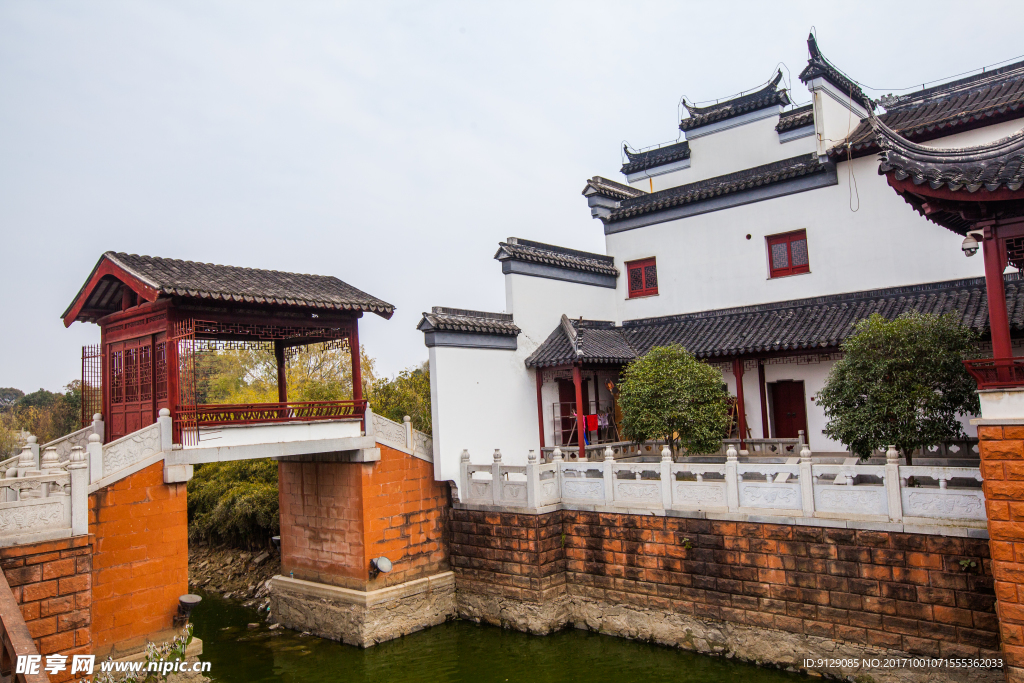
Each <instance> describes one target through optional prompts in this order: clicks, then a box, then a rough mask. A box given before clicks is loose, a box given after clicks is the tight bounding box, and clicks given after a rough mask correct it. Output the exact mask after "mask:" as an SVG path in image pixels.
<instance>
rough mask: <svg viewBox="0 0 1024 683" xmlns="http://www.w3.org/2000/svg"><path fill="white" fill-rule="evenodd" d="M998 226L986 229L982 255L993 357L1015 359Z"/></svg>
mask: <svg viewBox="0 0 1024 683" xmlns="http://www.w3.org/2000/svg"><path fill="white" fill-rule="evenodd" d="M999 246H1000V245H999V235H998V229H997V228H996V226H994V225H992V226H989V227H986V228H985V239H984V240H983V241H982V253H983V254H984V255H985V292H986V294H987V298H988V320H989V327H990V328H991V330H992V357H993V358H1013V350H1012V348H1011V346H1010V320H1009V318H1008V317H1007V315H1006V289H1005V287H1004V286H1003V269H1004V268H1005V267H1006V266H1005V265H1004V264H1003V256H1002V254H1001V253H1000V252H1001V249H1000V248H999Z"/></svg>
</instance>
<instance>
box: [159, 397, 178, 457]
mask: <svg viewBox="0 0 1024 683" xmlns="http://www.w3.org/2000/svg"><path fill="white" fill-rule="evenodd" d="M156 423H157V424H158V425H160V450H161V451H163V452H164V453H168V454H169V453H170V452H171V450H172V449H173V448H174V445H173V442H174V438H173V437H174V432H173V427H174V421H173V420H172V419H171V411H170V410H168V409H167V408H161V409H160V415H159V417H157V418H156Z"/></svg>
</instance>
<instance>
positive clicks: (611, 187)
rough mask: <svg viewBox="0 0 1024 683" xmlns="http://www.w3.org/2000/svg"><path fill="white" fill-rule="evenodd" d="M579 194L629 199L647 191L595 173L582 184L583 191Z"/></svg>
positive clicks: (640, 195)
mask: <svg viewBox="0 0 1024 683" xmlns="http://www.w3.org/2000/svg"><path fill="white" fill-rule="evenodd" d="M580 194H582V195H583V196H584V197H588V196H590V195H593V194H597V195H601V196H602V197H610V198H612V199H629V198H631V197H642V196H643V195H646V194H647V192H645V191H644V190H638V189H637V188H635V187H631V186H630V185H626V184H624V183H620V182H616V181H614V180H609V179H608V178H605V177H604V176H599V175H596V176H594V177H593V178H590V179H589V180H587V184H586V185H584V186H583V192H581V193H580Z"/></svg>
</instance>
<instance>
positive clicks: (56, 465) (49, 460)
mask: <svg viewBox="0 0 1024 683" xmlns="http://www.w3.org/2000/svg"><path fill="white" fill-rule="evenodd" d="M60 470H61V468H60V460H59V459H58V458H57V449H56V448H52V447H51V448H47V449H46V450H44V451H43V457H42V459H41V460H40V461H39V473H40V474H58V473H60ZM51 493H56V491H55V490H54V486H53V484H51V483H49V482H43V485H42V486H40V487H39V496H40V498H48V497H49V496H50V494H51Z"/></svg>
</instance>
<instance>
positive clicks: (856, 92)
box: [798, 33, 875, 112]
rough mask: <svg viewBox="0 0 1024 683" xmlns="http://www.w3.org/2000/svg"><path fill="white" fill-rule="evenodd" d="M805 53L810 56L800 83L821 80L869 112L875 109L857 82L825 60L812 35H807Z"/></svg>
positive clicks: (802, 72) (872, 102)
mask: <svg viewBox="0 0 1024 683" xmlns="http://www.w3.org/2000/svg"><path fill="white" fill-rule="evenodd" d="M807 52H808V54H809V55H810V57H809V59H808V60H807V66H805V67H804V70H803V71H801V72H800V75H799V76H798V78H799V79H800V82H802V83H804V84H805V85H806V84H807V82H808V81H812V80H814V79H815V78H823V79H825V80H826V81H828V82H829V83H831V84H832V85H834V86H835V87H836V88H838V89H839V90H840V91H842V92H843V93H846V94H848V95H849V96H850V97H851V98H852V99H853V100H854V101H855V102H856V103H857V104H859V105H860V106H862V107H864V109H866V110H867V111H869V112H871V111H874V109H875V103H874V101H873V100H872V99H871V98H870V97H868V96H867V95H866V94H864V91H863V90H861V88H860V86H859V85H857V82H856V81H855V80H853V79H852V78H850V77H849V76H847V75H846V74H844V73H843V72H842V71H840V70H839V68H838V67H836V66H835V65H834V64H832V63H831V62H830V61H828V60H827V59H825V55H823V54H822V53H821V48H819V47H818V40H817V38H816V37H815V36H814V34H813V33H809V34H807Z"/></svg>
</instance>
